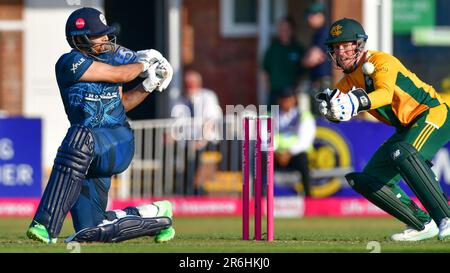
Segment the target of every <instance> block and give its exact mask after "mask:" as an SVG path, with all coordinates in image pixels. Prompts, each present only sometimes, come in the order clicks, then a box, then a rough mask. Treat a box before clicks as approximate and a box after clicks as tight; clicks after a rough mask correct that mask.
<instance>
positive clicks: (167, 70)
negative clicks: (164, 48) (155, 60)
mask: <svg viewBox="0 0 450 273" xmlns="http://www.w3.org/2000/svg"><path fill="white" fill-rule="evenodd" d="M156 74H157V75H158V76H159V77H160V78H162V81H161V85H160V86H158V87H157V90H158V91H159V92H162V91H163V90H165V89H166V88H167V87H168V86H169V84H170V82H171V81H172V77H173V68H172V66H171V65H170V63H169V62H168V61H167V60H166V58H162V60H160V61H159V65H158V66H157V67H156Z"/></svg>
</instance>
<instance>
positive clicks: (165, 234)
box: [153, 200, 175, 243]
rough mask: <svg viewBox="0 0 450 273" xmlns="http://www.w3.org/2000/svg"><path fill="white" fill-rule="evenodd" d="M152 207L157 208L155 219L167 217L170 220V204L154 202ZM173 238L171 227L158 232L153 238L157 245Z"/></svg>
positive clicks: (173, 233) (173, 232)
mask: <svg viewBox="0 0 450 273" xmlns="http://www.w3.org/2000/svg"><path fill="white" fill-rule="evenodd" d="M153 205H155V206H157V207H158V213H157V214H156V217H162V216H164V217H169V218H170V219H171V220H172V217H173V213H172V203H170V202H169V201H167V200H164V201H158V202H154V203H153ZM174 237H175V229H174V228H173V223H172V226H171V227H169V228H166V229H163V230H161V231H160V232H159V234H158V235H156V236H155V242H157V243H165V242H168V241H170V240H172V239H173V238H174Z"/></svg>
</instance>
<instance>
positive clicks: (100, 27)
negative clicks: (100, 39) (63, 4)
mask: <svg viewBox="0 0 450 273" xmlns="http://www.w3.org/2000/svg"><path fill="white" fill-rule="evenodd" d="M115 31H116V28H115V27H112V26H108V24H107V23H106V18H105V16H104V15H103V13H101V12H100V11H99V10H97V9H94V8H89V7H84V8H80V9H77V10H75V11H74V12H72V14H70V16H69V18H68V19H67V22H66V36H67V37H69V36H81V35H90V36H97V35H108V34H113V33H114V32H115Z"/></svg>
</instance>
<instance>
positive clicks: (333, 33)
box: [330, 25, 342, 37]
mask: <svg viewBox="0 0 450 273" xmlns="http://www.w3.org/2000/svg"><path fill="white" fill-rule="evenodd" d="M341 34H342V26H341V25H335V26H333V27H332V28H331V30H330V35H331V36H333V37H337V36H339V35H341Z"/></svg>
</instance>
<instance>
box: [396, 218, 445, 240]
mask: <svg viewBox="0 0 450 273" xmlns="http://www.w3.org/2000/svg"><path fill="white" fill-rule="evenodd" d="M448 227H449V230H448V233H449V234H450V225H449V226H448ZM438 233H439V229H438V227H437V225H436V223H435V222H434V221H433V220H431V221H430V222H428V223H427V224H425V228H424V229H423V230H417V229H414V228H412V227H409V226H407V227H406V230H405V231H403V232H402V233H396V234H394V235H392V236H391V240H393V241H408V242H410V241H421V240H425V239H429V238H433V237H434V236H436V235H438Z"/></svg>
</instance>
